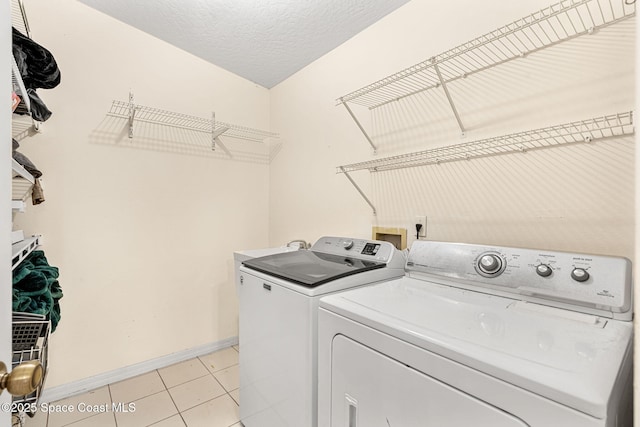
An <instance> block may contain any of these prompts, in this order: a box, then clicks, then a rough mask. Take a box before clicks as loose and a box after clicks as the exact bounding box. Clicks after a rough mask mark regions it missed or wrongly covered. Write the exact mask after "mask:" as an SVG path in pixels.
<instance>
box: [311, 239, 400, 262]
mask: <svg viewBox="0 0 640 427" xmlns="http://www.w3.org/2000/svg"><path fill="white" fill-rule="evenodd" d="M310 250H312V251H314V252H323V253H327V254H334V255H344V256H348V257H350V258H358V259H366V260H372V261H378V262H389V261H390V260H391V258H392V257H393V256H394V255H396V256H397V252H398V250H397V249H396V248H395V246H393V244H392V243H390V242H383V241H377V240H364V239H353V238H347V237H331V236H326V237H321V238H320V239H318V241H317V242H316V243H314V245H313V246H312V247H311V249H310Z"/></svg>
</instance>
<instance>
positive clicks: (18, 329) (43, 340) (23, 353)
mask: <svg viewBox="0 0 640 427" xmlns="http://www.w3.org/2000/svg"><path fill="white" fill-rule="evenodd" d="M12 329H13V340H12V351H13V354H12V360H11V365H12V367H13V368H15V367H16V366H18V365H19V364H21V363H23V362H28V361H31V360H37V361H39V362H40V364H41V365H42V369H43V371H44V375H43V378H42V380H41V381H40V384H39V385H38V387H37V388H36V389H35V390H34V391H33V392H32V393H30V394H28V395H24V396H13V397H12V401H13V402H14V403H38V400H39V399H40V395H41V394H42V389H43V387H44V383H45V380H46V377H47V373H48V369H47V365H48V353H49V335H50V331H51V322H49V321H48V320H46V319H45V317H44V316H37V315H31V314H29V313H18V312H14V313H13V322H12Z"/></svg>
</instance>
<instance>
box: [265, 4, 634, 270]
mask: <svg viewBox="0 0 640 427" xmlns="http://www.w3.org/2000/svg"><path fill="white" fill-rule="evenodd" d="M548 5H549V2H548V0H528V1H521V2H506V3H505V2H495V1H494V2H477V1H471V0H468V1H457V2H449V3H447V2H437V1H430V0H414V1H412V2H409V3H408V4H407V5H405V6H403V7H402V8H400V9H398V10H397V11H396V12H394V13H393V14H391V15H389V16H388V17H386V18H385V19H383V20H382V21H380V22H379V23H377V24H375V25H373V26H372V27H370V28H368V29H367V30H365V31H364V32H362V33H361V34H359V35H358V36H356V37H354V38H353V39H351V40H349V41H348V42H346V43H344V44H343V45H342V46H340V47H338V48H337V49H335V50H334V51H332V52H330V53H329V54H327V55H325V56H324V57H323V58H321V59H319V60H317V61H316V62H314V63H313V64H311V65H310V66H308V67H307V68H305V69H304V70H302V71H301V72H299V73H297V74H296V75H294V76H293V77H291V78H289V79H288V80H286V81H285V82H284V83H282V84H280V85H278V86H277V87H276V88H274V89H273V90H272V91H271V117H272V127H273V128H274V129H278V131H279V132H281V134H282V135H283V142H284V144H283V149H282V150H281V151H280V153H279V154H278V156H277V157H276V159H275V160H274V162H273V163H272V165H271V168H270V174H271V199H270V216H269V219H270V230H271V233H270V240H271V242H272V243H275V242H279V241H282V240H286V239H287V238H289V237H292V236H293V235H301V236H303V237H305V238H308V239H310V240H314V239H316V238H318V237H320V236H321V235H324V234H338V235H341V234H345V235H354V236H358V237H368V236H370V233H371V226H372V225H378V226H393V227H407V228H408V229H409V230H412V229H413V230H414V229H415V228H414V226H413V222H414V217H415V216H416V215H426V216H427V217H428V220H427V238H428V239H431V240H445V241H462V242H472V243H473V242H475V243H488V244H499V245H509V246H523V247H539V248H549V249H558V250H567V251H583V252H592V253H604V254H612V255H622V256H627V257H629V258H632V257H633V255H634V239H633V231H634V179H633V176H634V155H633V154H634V139H633V137H623V138H615V139H610V140H605V141H598V142H594V143H590V144H578V145H572V146H562V147H556V148H551V149H545V150H539V151H530V152H527V153H525V154H511V155H502V156H494V157H487V158H483V159H475V160H471V161H460V162H454V163H448V164H441V165H438V166H428V167H419V168H411V169H403V170H396V171H391V172H380V173H374V174H369V172H367V171H358V172H353V173H352V176H353V178H354V179H355V180H356V182H357V183H358V185H360V186H361V188H362V189H363V190H364V192H365V194H366V195H367V196H368V197H369V198H370V199H371V201H372V202H373V204H374V205H375V206H376V209H377V215H376V216H373V215H372V210H371V209H370V208H369V206H368V205H367V204H366V202H365V201H364V200H363V199H362V198H361V197H360V195H359V194H358V193H357V191H356V190H355V188H354V187H353V186H352V185H351V184H350V183H349V181H348V180H347V178H346V177H345V176H343V175H342V174H336V166H339V165H345V164H350V163H355V162H360V161H365V160H370V159H373V158H376V157H384V156H388V155H392V154H399V153H406V152H411V151H419V150H424V149H426V148H430V147H437V146H443V145H448V144H456V143H460V142H467V141H474V140H478V139H481V138H485V137H490V136H499V135H504V134H509V133H514V132H520V131H527V130H532V129H536V128H539V127H544V126H548V125H554V124H562V123H566V122H572V121H576V120H582V119H588V118H593V117H598V116H602V115H606V114H611V113H617V112H624V111H630V110H632V109H633V106H634V90H633V88H634V54H635V43H634V29H635V22H634V20H633V19H632V20H627V21H625V22H622V23H620V24H618V25H615V26H612V27H610V28H605V29H601V30H600V31H597V32H596V33H595V34H593V35H589V36H583V37H580V38H578V39H576V40H573V41H569V42H566V43H564V44H562V45H559V46H556V47H553V48H550V49H546V50H543V51H541V52H539V53H535V54H530V55H528V56H527V57H525V58H523V59H518V60H516V61H512V62H510V63H508V64H505V65H503V66H501V67H496V68H494V69H491V70H488V71H485V72H483V73H479V74H475V75H472V76H469V77H468V78H467V79H464V80H461V81H457V82H455V83H452V84H450V85H449V90H450V92H451V95H452V98H453V99H454V101H455V104H456V107H457V109H458V111H459V113H460V116H461V119H462V122H463V123H464V125H465V127H466V129H467V132H466V135H465V137H464V138H461V137H460V130H459V128H458V126H457V124H456V122H455V119H454V116H453V114H452V113H451V109H450V107H449V105H448V104H447V102H446V98H445V97H444V95H443V92H441V91H433V93H431V94H428V95H418V96H415V97H412V98H409V99H407V100H406V102H402V101H401V102H397V103H393V104H390V105H389V106H387V107H381V108H379V109H377V110H374V111H373V112H369V111H368V110H367V109H366V108H363V107H358V106H354V107H353V108H354V112H355V113H356V115H358V117H359V118H361V119H362V122H363V124H364V126H365V127H366V128H367V130H368V131H369V133H370V135H372V137H373V140H374V142H375V143H376V144H377V145H378V147H379V149H378V154H377V156H373V155H372V150H371V149H370V147H369V144H368V143H367V142H366V140H365V138H364V137H363V135H362V134H361V133H360V131H359V130H358V128H357V127H356V124H355V123H354V122H353V121H352V120H351V118H350V116H349V115H348V113H347V111H346V110H345V109H344V107H342V106H335V99H337V98H339V97H340V96H343V95H346V94H348V93H350V92H352V91H354V90H356V89H359V88H361V87H364V86H366V85H367V84H369V83H372V82H374V81H376V80H378V79H381V78H383V77H386V76H388V75H390V74H393V73H395V72H397V71H400V70H402V69H404V68H406V67H408V66H411V65H413V64H416V63H418V62H421V61H423V60H425V59H427V58H429V57H430V56H432V55H435V54H438V53H440V52H443V51H445V50H447V49H449V48H452V47H454V46H456V45H458V44H461V43H464V42H466V41H469V40H471V39H473V38H475V37H476V36H479V35H481V34H484V33H487V32H489V31H491V30H494V29H496V28H498V27H499V26H502V25H506V24H508V23H510V22H513V21H515V20H516V19H519V18H521V17H523V16H525V15H528V14H530V13H532V12H534V11H536V10H540V9H542V8H543V7H546V6H548ZM292 177H295V179H292ZM409 234H410V235H412V236H413V233H411V232H410V233H409ZM413 239H414V237H412V238H410V239H409V244H411V243H412V241H413Z"/></svg>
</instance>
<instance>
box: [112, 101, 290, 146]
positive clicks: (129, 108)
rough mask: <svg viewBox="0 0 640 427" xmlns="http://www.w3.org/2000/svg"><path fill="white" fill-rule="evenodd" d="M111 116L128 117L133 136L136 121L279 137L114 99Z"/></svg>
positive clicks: (256, 137) (234, 135) (258, 139)
mask: <svg viewBox="0 0 640 427" xmlns="http://www.w3.org/2000/svg"><path fill="white" fill-rule="evenodd" d="M107 115H108V116H111V117H120V118H126V119H128V120H129V124H130V127H131V132H130V135H131V136H132V132H133V131H132V128H133V123H134V122H135V121H140V122H145V123H151V124H157V125H161V126H169V127H174V128H179V129H185V130H190V131H195V132H202V133H207V134H214V135H216V136H219V135H224V136H227V137H231V138H237V139H242V140H245V141H251V142H264V141H265V140H266V139H267V138H277V137H278V134H277V133H272V132H266V131H262V130H258V129H252V128H249V127H244V126H237V125H233V124H230V123H226V122H221V121H217V120H215V119H214V118H213V117H212V118H210V119H205V118H202V117H197V116H190V115H187V114H182V113H175V112H172V111H166V110H161V109H158V108H152V107H145V106H141V105H136V104H133V103H130V102H126V101H113V103H112V104H111V108H110V110H109V112H108V113H107Z"/></svg>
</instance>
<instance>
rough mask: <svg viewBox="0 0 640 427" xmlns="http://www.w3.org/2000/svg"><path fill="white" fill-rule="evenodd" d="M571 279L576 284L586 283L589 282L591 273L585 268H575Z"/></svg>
mask: <svg viewBox="0 0 640 427" xmlns="http://www.w3.org/2000/svg"><path fill="white" fill-rule="evenodd" d="M571 278H572V279H573V280H575V281H576V282H586V281H587V280H589V272H588V271H587V270H585V269H584V268H574V269H573V271H572V272H571Z"/></svg>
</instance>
